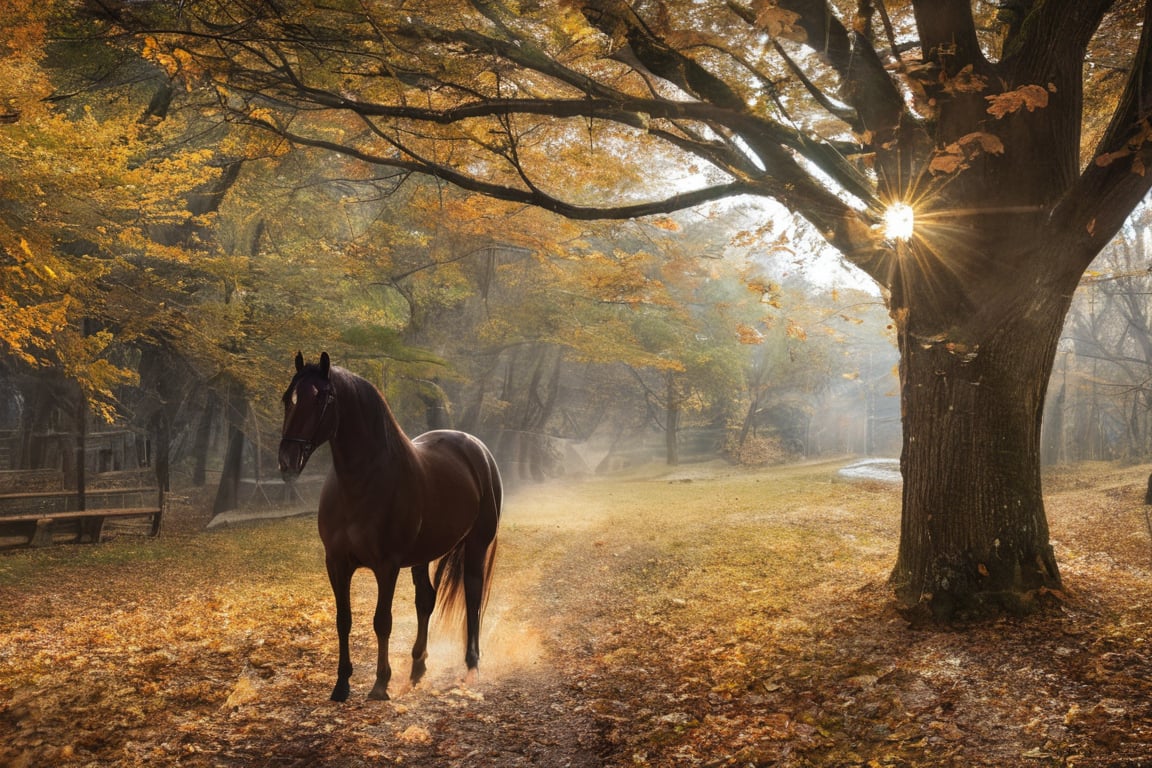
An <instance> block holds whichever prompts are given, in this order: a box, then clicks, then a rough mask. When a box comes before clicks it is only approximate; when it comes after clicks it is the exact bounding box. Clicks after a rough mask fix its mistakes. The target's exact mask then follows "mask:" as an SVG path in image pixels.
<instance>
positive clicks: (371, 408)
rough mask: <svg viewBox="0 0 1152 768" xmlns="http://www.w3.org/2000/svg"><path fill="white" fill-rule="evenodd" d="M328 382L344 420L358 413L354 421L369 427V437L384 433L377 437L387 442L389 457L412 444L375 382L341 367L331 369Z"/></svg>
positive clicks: (385, 443) (385, 444) (386, 448)
mask: <svg viewBox="0 0 1152 768" xmlns="http://www.w3.org/2000/svg"><path fill="white" fill-rule="evenodd" d="M328 378H329V381H331V382H332V388H333V391H334V392H335V394H336V403H337V408H339V409H340V414H341V416H340V418H341V420H343V419H344V418H347V417H348V416H349V415H350V414H352V413H355V416H354V417H353V418H355V419H356V420H358V421H360V422H361V423H362V424H364V425H366V426H367V427H368V432H369V433H370V434H371V433H373V432H377V430H379V429H382V430H383V431H382V432H379V433H378V434H379V435H380V436H381V437H383V438H384V446H385V450H386V451H388V452H389V453H391V452H394V451H395V450H396V449H397V448H399V447H401V446H403V445H407V444H409V440H408V436H407V435H406V434H404V430H403V428H401V426H400V423H399V422H398V421H396V417H395V416H394V415H393V414H392V409H391V408H389V407H388V401H386V400H385V399H384V395H382V394H380V390H378V389H377V388H376V386H375V385H374V384H373V383H372V382H370V381H368V380H367V379H365V378H363V377H361V376H357V375H356V374H354V373H352V372H351V371H349V370H347V369H346V368H340V367H338V366H332V368H331V369H330V370H329V372H328Z"/></svg>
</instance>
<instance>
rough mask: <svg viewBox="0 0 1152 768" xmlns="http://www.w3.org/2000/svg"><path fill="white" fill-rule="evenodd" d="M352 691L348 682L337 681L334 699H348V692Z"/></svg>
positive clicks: (332, 697)
mask: <svg viewBox="0 0 1152 768" xmlns="http://www.w3.org/2000/svg"><path fill="white" fill-rule="evenodd" d="M351 692H352V689H351V688H350V687H349V685H348V683H336V687H335V688H333V689H332V696H331V699H332V701H348V694H350V693H351Z"/></svg>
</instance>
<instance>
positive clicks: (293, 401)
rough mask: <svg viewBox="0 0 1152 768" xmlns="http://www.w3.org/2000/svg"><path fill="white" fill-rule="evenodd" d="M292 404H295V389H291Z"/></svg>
mask: <svg viewBox="0 0 1152 768" xmlns="http://www.w3.org/2000/svg"><path fill="white" fill-rule="evenodd" d="M292 405H296V390H292Z"/></svg>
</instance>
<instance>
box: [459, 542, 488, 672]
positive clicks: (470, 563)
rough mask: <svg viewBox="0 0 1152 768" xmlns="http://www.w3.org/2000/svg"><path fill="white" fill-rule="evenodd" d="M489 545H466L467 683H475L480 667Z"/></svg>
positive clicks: (465, 656) (468, 543)
mask: <svg viewBox="0 0 1152 768" xmlns="http://www.w3.org/2000/svg"><path fill="white" fill-rule="evenodd" d="M487 556H488V543H487V542H479V541H476V540H475V539H469V540H468V541H467V542H466V543H465V545H464V613H465V622H466V625H467V637H468V640H467V645H466V646H465V648H464V662H465V663H466V664H467V665H468V675H467V677H465V682H469V683H472V682H475V681H476V678H477V676H478V674H479V672H478V668H479V666H480V609H481V608H482V607H483V602H484V575H485V574H484V572H485V566H486V564H487V560H488V557H487Z"/></svg>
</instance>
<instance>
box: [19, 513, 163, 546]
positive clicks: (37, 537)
mask: <svg viewBox="0 0 1152 768" xmlns="http://www.w3.org/2000/svg"><path fill="white" fill-rule="evenodd" d="M131 518H138V519H139V520H140V522H141V523H143V524H144V525H146V526H147V531H146V535H148V536H156V535H157V534H159V533H160V519H161V510H160V508H159V507H125V508H119V509H83V510H75V511H71V512H50V513H34V514H21V515H6V516H3V517H0V548H11V547H19V546H32V547H43V546H48V545H50V544H55V543H57V542H58V541H71V542H76V543H84V542H89V543H96V542H99V541H100V539H101V537H102V536H103V534H104V523H105V522H106V521H108V520H109V519H113V520H123V519H131Z"/></svg>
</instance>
